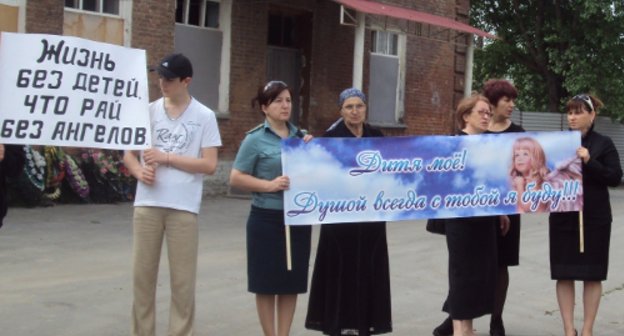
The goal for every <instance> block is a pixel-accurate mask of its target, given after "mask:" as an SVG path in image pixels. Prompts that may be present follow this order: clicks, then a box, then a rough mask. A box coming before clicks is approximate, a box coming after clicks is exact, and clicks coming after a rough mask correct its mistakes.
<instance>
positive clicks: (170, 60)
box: [150, 54, 193, 79]
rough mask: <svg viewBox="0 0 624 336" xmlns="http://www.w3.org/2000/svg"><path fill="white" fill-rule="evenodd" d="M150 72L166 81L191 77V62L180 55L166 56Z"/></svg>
mask: <svg viewBox="0 0 624 336" xmlns="http://www.w3.org/2000/svg"><path fill="white" fill-rule="evenodd" d="M150 70H151V71H156V72H158V74H159V75H161V76H162V77H164V78H167V79H173V78H186V77H193V66H192V65H191V61H190V60H189V59H188V58H187V57H186V56H184V55H182V54H170V55H167V56H165V57H164V58H163V59H162V60H161V61H160V63H158V65H157V66H154V67H152V68H151V69H150Z"/></svg>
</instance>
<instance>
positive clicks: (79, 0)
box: [64, 0, 123, 17]
mask: <svg viewBox="0 0 624 336" xmlns="http://www.w3.org/2000/svg"><path fill="white" fill-rule="evenodd" d="M95 1H96V6H97V10H90V9H84V0H72V2H73V3H74V6H76V7H72V6H67V4H65V5H64V7H65V9H69V10H74V11H79V12H84V13H92V14H99V15H110V16H114V17H120V16H122V11H123V9H122V6H123V3H122V2H123V0H108V1H116V2H117V13H107V12H104V0H95Z"/></svg>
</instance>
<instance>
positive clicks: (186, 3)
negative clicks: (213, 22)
mask: <svg viewBox="0 0 624 336" xmlns="http://www.w3.org/2000/svg"><path fill="white" fill-rule="evenodd" d="M181 1H182V6H183V8H182V22H180V21H178V18H177V14H176V24H182V25H187V26H192V27H197V28H203V29H217V30H221V25H222V22H221V21H222V20H221V19H222V18H221V13H222V10H221V6H222V5H223V4H222V1H221V0H199V1H200V2H201V3H200V11H199V23H198V24H192V23H189V8H190V1H191V0H181ZM208 2H213V3H216V4H218V5H219V6H218V10H217V19H218V21H217V26H216V27H212V26H206V9H207V3H208ZM177 11H178V1H176V13H177Z"/></svg>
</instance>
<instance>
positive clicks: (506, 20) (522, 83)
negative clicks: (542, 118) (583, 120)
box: [470, 0, 624, 119]
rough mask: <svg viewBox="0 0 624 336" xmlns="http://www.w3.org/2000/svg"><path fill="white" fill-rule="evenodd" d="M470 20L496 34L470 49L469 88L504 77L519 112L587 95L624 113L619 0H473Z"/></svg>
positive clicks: (555, 107)
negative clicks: (510, 84)
mask: <svg viewBox="0 0 624 336" xmlns="http://www.w3.org/2000/svg"><path fill="white" fill-rule="evenodd" d="M470 17H471V23H472V24H473V25H474V26H477V27H479V28H481V29H483V30H486V31H490V32H493V33H494V34H496V35H497V36H498V37H499V38H500V39H498V40H494V41H491V42H490V43H487V44H485V45H484V46H483V48H482V49H479V50H476V51H475V70H474V78H475V87H476V88H478V87H480V86H481V85H482V83H483V82H484V81H485V80H486V79H488V78H509V79H511V80H512V81H513V82H514V84H515V85H516V87H517V88H518V90H519V91H520V97H519V99H518V105H519V107H520V108H521V109H522V110H534V111H544V110H547V111H553V112H554V111H561V110H562V104H563V103H565V101H566V100H567V99H569V97H570V96H572V95H574V94H577V93H582V92H589V93H594V94H596V95H597V96H598V97H600V98H601V99H602V100H603V101H604V102H605V109H604V112H605V113H606V114H609V115H611V116H613V117H615V118H617V119H623V118H624V4H623V2H622V1H621V0H616V1H613V0H522V1H520V0H472V1H471V14H470Z"/></svg>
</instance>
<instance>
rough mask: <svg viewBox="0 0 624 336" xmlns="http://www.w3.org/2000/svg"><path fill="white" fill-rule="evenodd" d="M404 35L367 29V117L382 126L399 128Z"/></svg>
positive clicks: (403, 87) (401, 101)
mask: <svg viewBox="0 0 624 336" xmlns="http://www.w3.org/2000/svg"><path fill="white" fill-rule="evenodd" d="M405 44H406V37H405V35H404V34H399V33H397V32H392V31H387V30H372V31H371V50H370V64H369V76H370V77H369V94H368V102H369V109H368V120H369V122H370V123H372V124H374V125H377V126H383V127H402V124H403V122H402V119H403V114H404V106H403V105H404V95H403V92H404V90H405Z"/></svg>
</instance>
